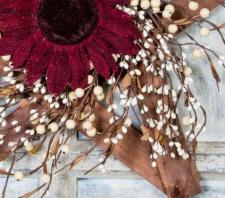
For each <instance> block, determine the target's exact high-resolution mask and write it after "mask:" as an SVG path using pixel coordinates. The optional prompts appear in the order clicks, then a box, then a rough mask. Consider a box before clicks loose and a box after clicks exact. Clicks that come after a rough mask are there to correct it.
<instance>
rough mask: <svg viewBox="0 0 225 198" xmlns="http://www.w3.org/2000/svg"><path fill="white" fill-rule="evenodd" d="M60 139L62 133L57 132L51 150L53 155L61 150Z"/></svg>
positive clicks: (50, 152)
mask: <svg viewBox="0 0 225 198" xmlns="http://www.w3.org/2000/svg"><path fill="white" fill-rule="evenodd" d="M59 140H60V134H57V135H56V136H55V137H54V140H53V142H52V145H51V147H50V150H49V154H50V155H51V156H53V155H56V154H57V152H58V150H59V147H60V143H59Z"/></svg>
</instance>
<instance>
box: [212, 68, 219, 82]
mask: <svg viewBox="0 0 225 198" xmlns="http://www.w3.org/2000/svg"><path fill="white" fill-rule="evenodd" d="M211 70H212V73H213V77H214V78H215V80H216V81H217V82H220V76H219V74H218V73H217V71H216V67H215V65H214V64H211Z"/></svg>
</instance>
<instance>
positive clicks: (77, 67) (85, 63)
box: [68, 48, 90, 89]
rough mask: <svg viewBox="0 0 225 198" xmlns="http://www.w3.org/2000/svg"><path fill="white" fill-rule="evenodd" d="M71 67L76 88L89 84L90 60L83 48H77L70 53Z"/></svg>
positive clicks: (72, 80)
mask: <svg viewBox="0 0 225 198" xmlns="http://www.w3.org/2000/svg"><path fill="white" fill-rule="evenodd" d="M68 56H69V63H70V68H71V75H72V79H71V86H72V87H73V88H74V89H75V88H78V87H81V88H85V87H86V86H87V76H88V73H89V70H90V69H89V68H90V66H89V65H90V61H89V60H88V57H87V55H86V53H85V52H84V50H83V49H82V48H77V49H75V50H73V51H71V52H69V54H68Z"/></svg>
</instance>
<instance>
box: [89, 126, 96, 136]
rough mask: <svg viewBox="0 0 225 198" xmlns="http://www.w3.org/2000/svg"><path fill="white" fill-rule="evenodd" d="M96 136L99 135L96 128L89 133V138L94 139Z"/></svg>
mask: <svg viewBox="0 0 225 198" xmlns="http://www.w3.org/2000/svg"><path fill="white" fill-rule="evenodd" d="M96 134H97V130H96V128H94V127H93V128H91V129H90V130H88V131H87V135H88V136H89V137H94V136H96Z"/></svg>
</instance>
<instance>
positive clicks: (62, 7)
mask: <svg viewBox="0 0 225 198" xmlns="http://www.w3.org/2000/svg"><path fill="white" fill-rule="evenodd" d="M97 22H98V12H97V8H96V5H95V1H94V0H41V3H40V7H39V10H38V16H37V23H38V26H39V27H40V29H41V31H42V32H43V34H44V35H45V36H46V37H47V38H48V39H49V40H50V41H53V42H55V43H58V44H63V45H69V44H77V43H79V42H81V41H83V40H84V39H86V38H87V37H88V36H89V35H90V34H91V33H92V32H93V31H94V29H95V26H96V24H97Z"/></svg>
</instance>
